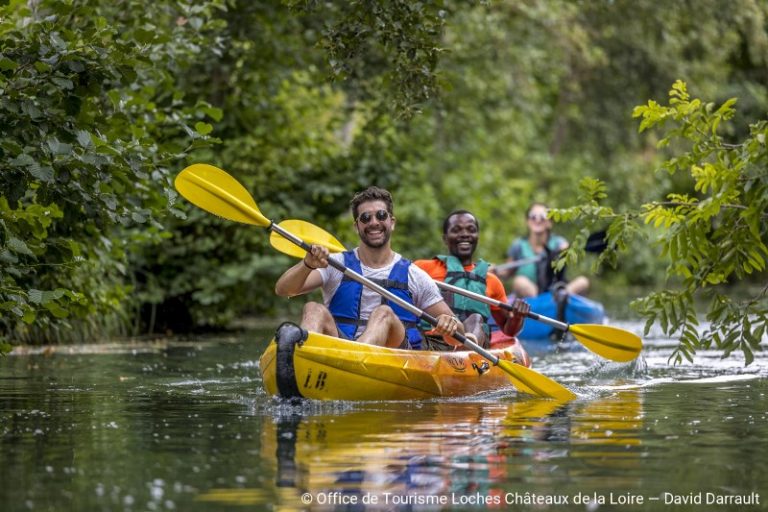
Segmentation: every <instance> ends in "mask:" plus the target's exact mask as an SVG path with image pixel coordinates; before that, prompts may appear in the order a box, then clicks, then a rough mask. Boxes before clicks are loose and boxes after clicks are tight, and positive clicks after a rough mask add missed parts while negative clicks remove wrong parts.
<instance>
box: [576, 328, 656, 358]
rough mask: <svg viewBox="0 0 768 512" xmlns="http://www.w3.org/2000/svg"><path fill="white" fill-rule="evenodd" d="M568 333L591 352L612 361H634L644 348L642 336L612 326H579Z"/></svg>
mask: <svg viewBox="0 0 768 512" xmlns="http://www.w3.org/2000/svg"><path fill="white" fill-rule="evenodd" d="M568 331H569V332H570V333H571V334H573V336H574V337H575V338H576V340H578V342H579V343H581V344H582V345H584V346H585V347H587V348H588V349H589V350H591V351H592V352H594V353H595V354H597V355H599V356H603V357H605V358H606V359H610V360H612V361H618V362H621V363H625V362H627V361H632V360H633V359H635V358H636V357H637V356H638V354H640V350H642V348H643V342H642V340H641V339H640V336H638V335H636V334H634V333H631V332H629V331H626V330H624V329H619V328H618V327H611V326H610V325H600V324H577V325H571V326H570V328H569V329H568Z"/></svg>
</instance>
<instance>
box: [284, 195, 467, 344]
mask: <svg viewBox="0 0 768 512" xmlns="http://www.w3.org/2000/svg"><path fill="white" fill-rule="evenodd" d="M350 207H351V210H352V218H353V219H354V228H355V230H356V231H357V234H358V236H359V237H360V245H359V246H358V247H357V248H355V249H354V250H352V251H346V252H343V253H340V254H333V255H329V254H328V249H327V248H325V247H322V246H319V245H313V246H312V247H311V250H310V251H309V252H307V255H306V256H305V257H304V260H302V261H301V262H299V263H298V264H296V265H294V266H293V267H291V268H289V269H288V270H286V271H285V273H283V275H282V276H280V278H279V279H278V281H277V283H276V285H275V292H276V293H277V295H280V296H283V297H293V296H296V295H302V294H305V293H309V292H311V291H313V290H316V289H318V288H322V293H323V304H320V303H317V302H308V303H306V304H305V305H304V310H303V313H302V319H301V326H302V327H303V328H304V329H307V330H309V331H313V332H318V333H321V334H327V335H330V336H336V337H341V338H347V339H352V340H357V341H359V342H361V343H368V344H373V345H382V346H387V347H392V348H403V349H420V348H422V340H423V334H422V332H421V330H420V329H419V319H418V318H417V317H416V316H415V315H414V314H412V313H410V312H408V311H406V310H405V309H403V308H401V307H400V306H398V305H396V304H391V303H388V302H387V301H386V300H385V299H383V298H382V297H381V296H380V295H379V294H377V293H376V292H374V291H372V290H370V289H369V288H367V287H365V286H363V285H362V284H360V283H358V282H357V281H354V280H351V279H349V278H346V277H344V275H343V274H342V273H341V272H339V271H338V270H337V269H335V268H333V267H330V266H328V259H329V258H334V259H336V260H337V261H339V262H341V263H343V264H344V266H346V267H347V268H349V269H350V270H354V271H355V272H357V273H358V274H361V275H363V277H366V278H368V279H370V280H371V281H374V282H375V283H377V284H379V285H381V286H383V287H384V288H387V289H388V290H389V291H390V292H392V293H393V294H395V295H397V296H399V297H401V298H402V299H404V300H406V301H408V302H410V303H411V304H413V305H414V306H416V307H417V308H419V309H421V310H423V311H425V312H427V313H429V314H430V315H431V316H433V317H435V318H437V321H438V323H437V326H436V327H435V332H436V333H437V334H439V335H442V336H444V339H445V342H446V343H448V344H449V345H452V346H458V345H459V342H458V341H456V340H455V339H453V338H452V337H450V335H451V334H453V333H455V332H457V331H458V332H459V333H462V334H463V333H464V326H463V325H462V323H461V322H460V321H459V320H458V318H456V317H455V316H454V314H453V312H452V311H451V309H450V308H449V307H448V305H447V304H446V303H445V301H444V300H443V297H442V296H441V295H440V291H439V290H438V288H437V285H435V283H434V282H433V281H432V279H430V277H429V276H428V275H427V274H426V273H425V272H424V271H423V270H421V269H420V268H418V267H417V266H415V265H412V264H411V262H410V261H409V260H407V259H405V258H403V257H402V256H401V255H400V254H398V253H396V252H394V251H393V250H392V248H391V246H390V238H391V236H392V232H393V231H394V229H395V216H394V214H393V211H394V205H393V201H392V196H391V194H390V193H389V192H388V191H387V190H384V189H382V188H379V187H368V188H367V189H366V190H363V191H362V192H359V193H357V194H356V195H355V196H354V197H353V198H352V201H351V202H350Z"/></svg>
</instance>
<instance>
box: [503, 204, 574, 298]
mask: <svg viewBox="0 0 768 512" xmlns="http://www.w3.org/2000/svg"><path fill="white" fill-rule="evenodd" d="M548 213H549V210H548V208H547V206H546V205H545V204H543V203H533V204H531V205H530V206H529V207H528V210H527V211H526V213H525V216H526V223H527V225H528V234H527V236H525V237H520V238H518V239H517V240H515V241H514V242H513V243H512V245H510V246H509V249H508V250H507V262H508V263H521V264H520V265H519V266H517V267H516V268H513V269H510V270H507V271H497V274H498V275H499V277H502V278H505V277H508V276H509V275H514V278H513V280H512V291H513V292H514V294H515V295H516V296H517V297H535V296H536V295H538V294H539V293H542V292H545V291H547V290H550V289H552V288H553V287H558V288H561V287H562V286H560V285H562V284H563V283H566V279H565V269H563V270H560V271H558V272H555V271H554V269H553V268H552V262H553V261H554V260H555V259H557V257H558V255H559V254H560V253H561V252H562V251H564V250H565V249H567V248H568V241H567V240H566V239H565V238H563V237H562V236H560V235H556V234H553V233H552V221H551V220H550V219H549V217H548ZM522 262H526V263H522ZM556 285H557V286H556ZM564 288H565V291H567V292H568V293H569V294H579V295H582V294H584V293H586V291H587V290H588V289H589V279H587V278H586V277H585V276H578V277H576V278H574V279H573V280H571V281H569V282H567V284H565V286H564Z"/></svg>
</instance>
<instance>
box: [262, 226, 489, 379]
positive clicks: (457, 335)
mask: <svg viewBox="0 0 768 512" xmlns="http://www.w3.org/2000/svg"><path fill="white" fill-rule="evenodd" d="M267 229H268V230H271V231H275V232H276V233H278V234H279V235H280V236H282V237H284V238H286V239H288V240H290V241H291V242H293V243H295V244H296V245H298V246H299V247H301V248H302V249H304V250H305V251H307V252H310V251H311V250H312V246H310V245H309V244H308V243H306V242H305V241H304V240H302V239H300V238H299V237H297V236H294V235H293V234H292V233H290V232H288V231H286V230H284V229H283V228H281V227H280V226H279V225H277V224H275V223H274V222H272V223H270V224H269V226H267ZM328 264H329V265H330V266H332V267H333V268H335V269H336V270H338V271H339V272H341V273H342V274H344V275H345V276H347V277H348V278H350V279H352V280H353V281H357V282H358V283H360V284H362V285H363V286H367V287H368V288H370V289H371V290H373V291H375V292H376V293H378V294H379V295H381V296H383V297H385V298H386V299H387V300H390V301H392V302H394V303H395V304H397V305H398V306H400V307H401V308H403V309H405V310H407V311H409V312H411V313H413V314H414V315H416V316H417V317H419V318H420V319H422V320H424V321H425V322H428V323H429V324H430V325H432V326H433V327H436V326H437V318H435V317H433V316H432V315H430V314H429V313H427V312H426V311H422V310H421V309H419V308H417V307H416V306H414V305H413V304H411V303H410V302H407V301H405V300H403V299H402V298H400V297H398V296H397V295H395V294H394V293H392V292H390V291H389V290H387V289H386V288H384V287H382V286H379V285H378V284H376V283H374V282H373V281H371V280H370V279H367V278H365V277H363V276H361V275H360V274H358V273H357V272H355V271H354V270H351V269H349V268H347V267H346V265H344V264H343V263H341V262H339V261H336V260H334V259H332V258H328ZM451 337H452V338H454V339H456V340H458V341H460V342H461V343H462V344H463V345H465V346H467V347H469V348H471V349H472V350H474V351H475V352H477V353H478V354H480V355H481V356H483V357H484V358H486V359H488V360H489V361H490V362H492V363H493V364H495V365H498V364H499V358H498V357H497V356H495V355H493V354H492V353H490V352H488V351H487V350H485V349H484V348H483V347H481V346H480V345H478V344H477V343H475V342H473V341H472V340H470V339H469V338H467V337H466V336H464V335H463V334H461V333H458V332H457V333H454V334H452V335H451Z"/></svg>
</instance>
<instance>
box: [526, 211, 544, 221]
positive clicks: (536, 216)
mask: <svg viewBox="0 0 768 512" xmlns="http://www.w3.org/2000/svg"><path fill="white" fill-rule="evenodd" d="M528 220H533V221H539V222H544V221H545V220H547V215H546V214H544V213H532V214H530V215H528Z"/></svg>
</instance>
